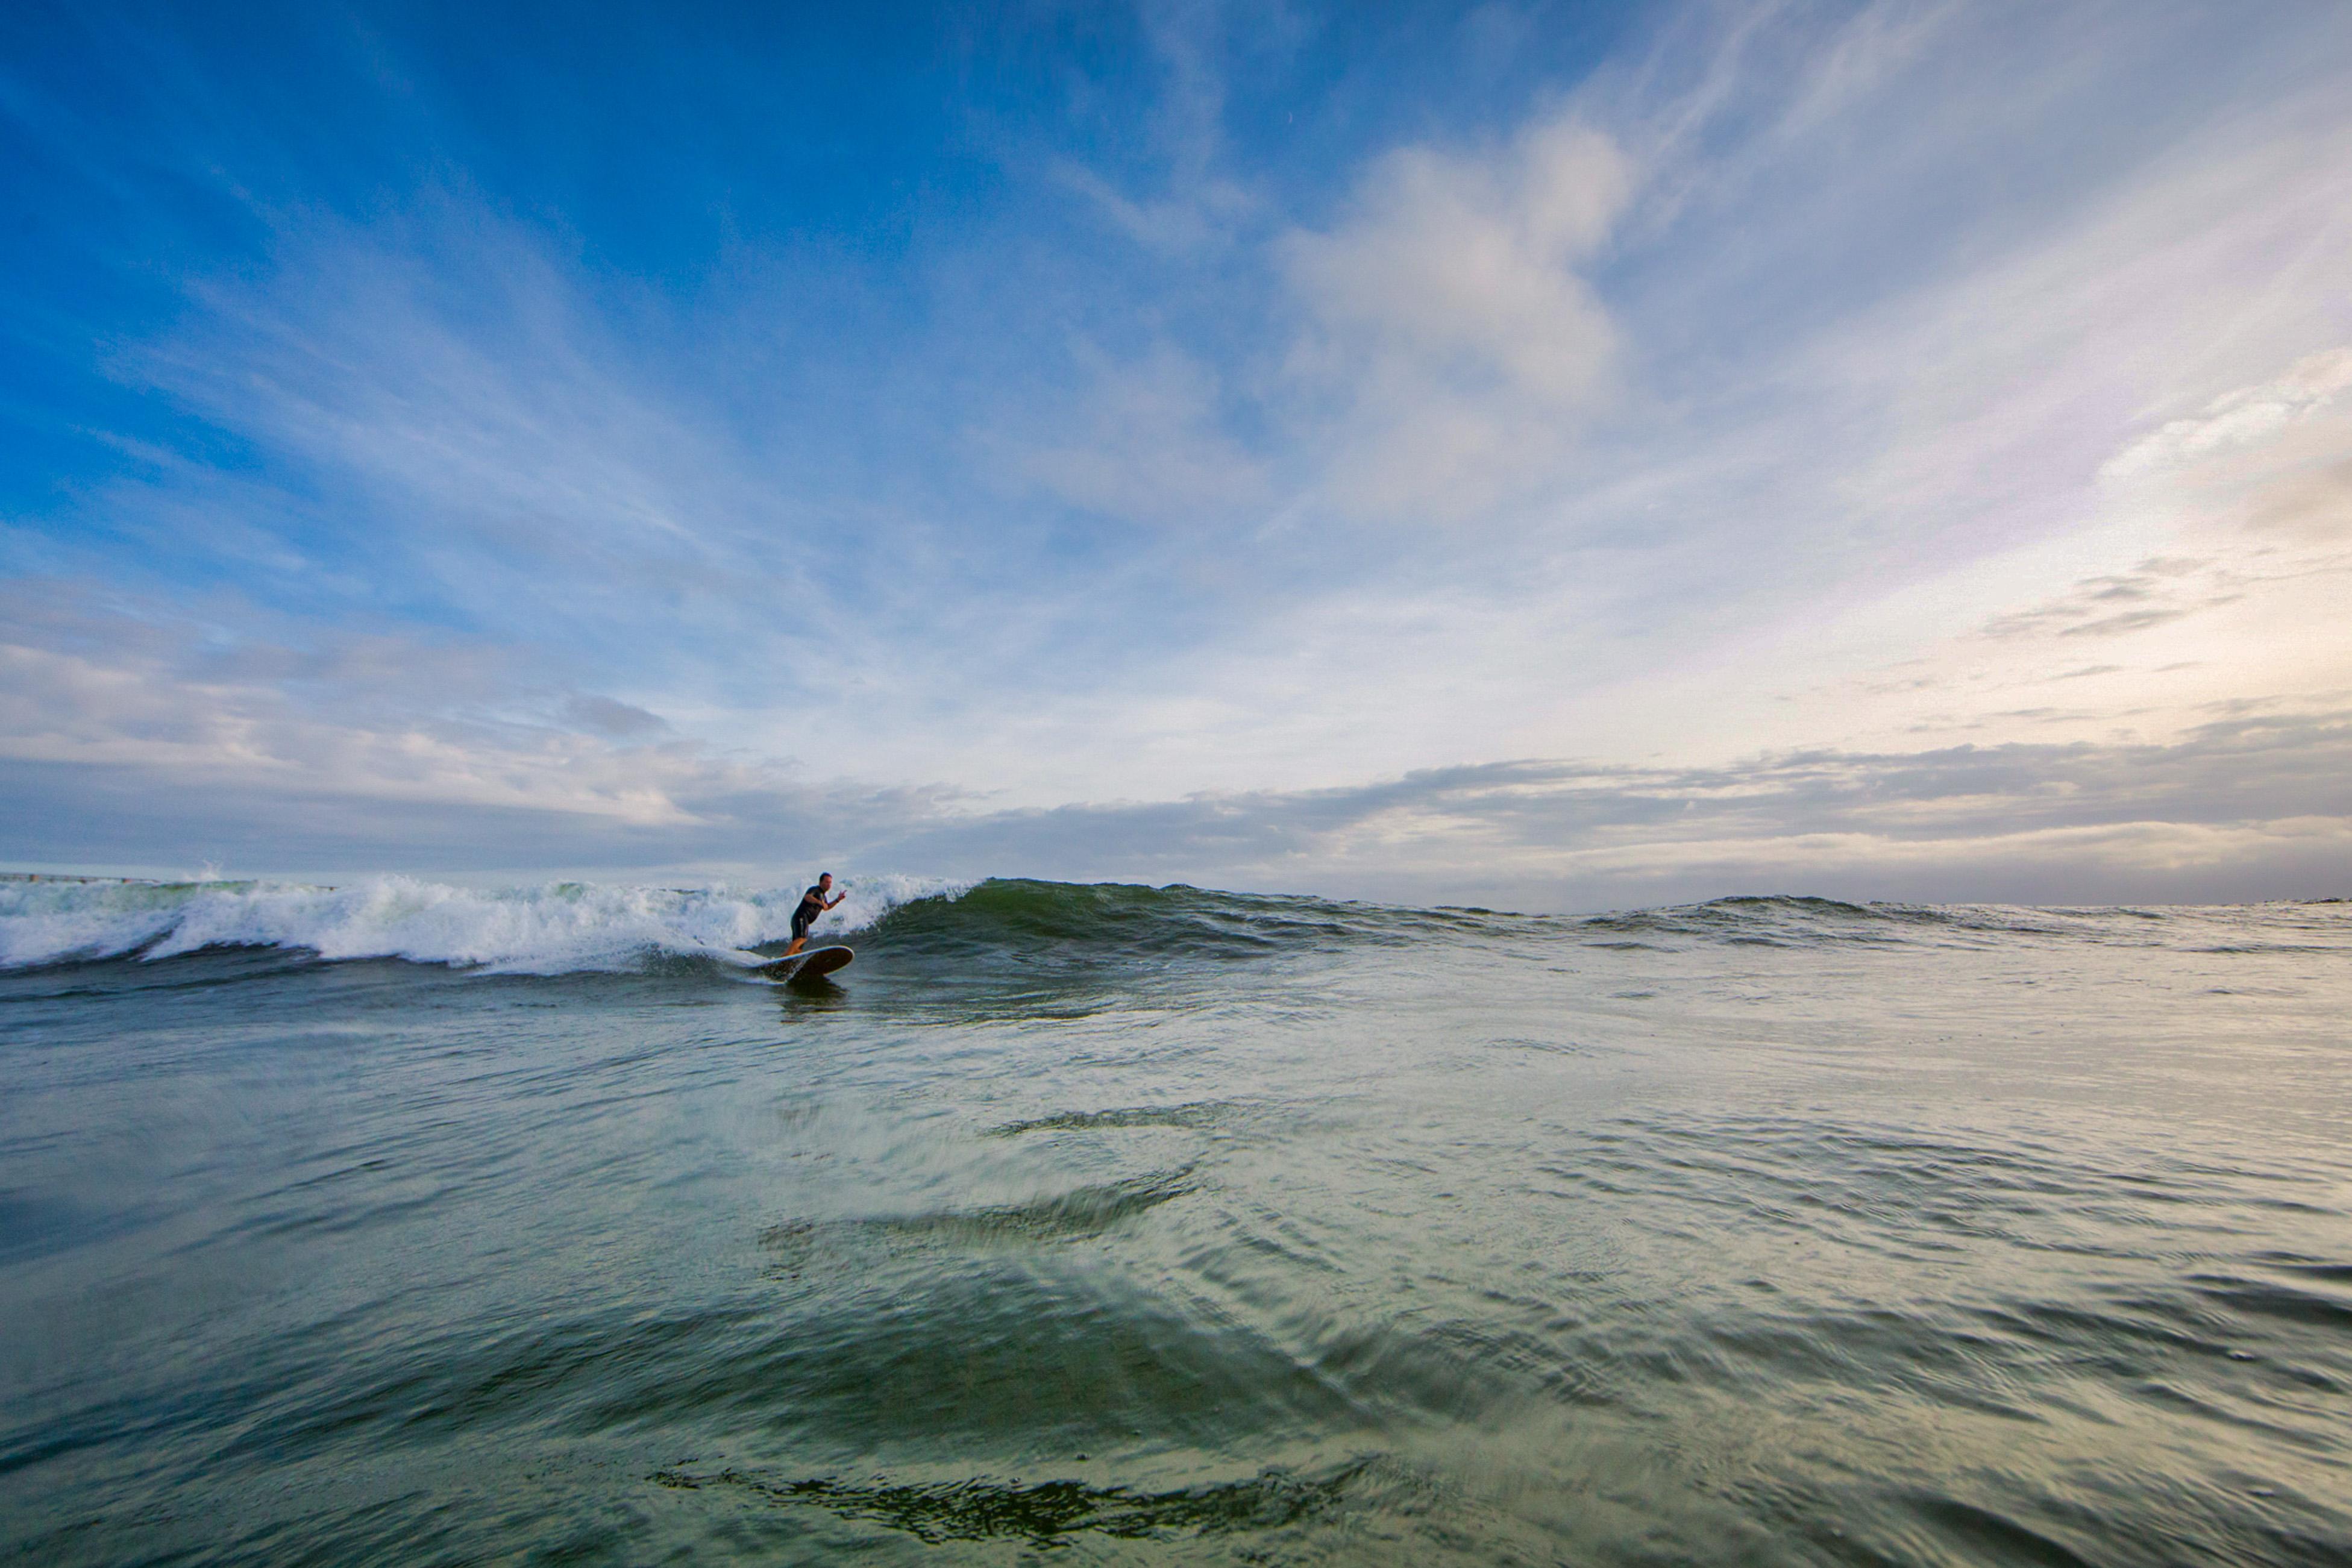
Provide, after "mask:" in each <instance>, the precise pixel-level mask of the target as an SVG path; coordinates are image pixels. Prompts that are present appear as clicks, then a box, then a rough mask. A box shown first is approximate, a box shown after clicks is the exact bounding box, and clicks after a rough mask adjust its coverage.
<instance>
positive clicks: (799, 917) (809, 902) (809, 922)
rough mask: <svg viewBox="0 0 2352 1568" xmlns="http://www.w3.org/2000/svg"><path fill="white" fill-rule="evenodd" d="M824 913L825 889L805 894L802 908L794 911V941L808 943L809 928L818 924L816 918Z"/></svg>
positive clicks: (802, 898) (809, 891) (802, 897)
mask: <svg viewBox="0 0 2352 1568" xmlns="http://www.w3.org/2000/svg"><path fill="white" fill-rule="evenodd" d="M823 913H824V889H822V888H811V889H809V890H808V891H807V892H805V893H803V894H802V895H801V907H800V908H798V909H796V910H793V941H794V942H805V941H807V940H808V933H809V927H811V926H813V925H814V924H816V917H817V916H819V915H821V914H823Z"/></svg>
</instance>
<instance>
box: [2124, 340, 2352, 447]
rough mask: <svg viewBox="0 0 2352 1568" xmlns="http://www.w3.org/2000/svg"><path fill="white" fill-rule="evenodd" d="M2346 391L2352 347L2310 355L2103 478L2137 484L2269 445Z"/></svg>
mask: <svg viewBox="0 0 2352 1568" xmlns="http://www.w3.org/2000/svg"><path fill="white" fill-rule="evenodd" d="M2347 388H2352V347H2346V348H2336V349H2328V350H2326V351H2324V352H2322V353H2315V354H2310V355H2306V356H2305V358H2303V359H2301V360H2298V361H2296V362H2295V363H2294V364H2293V365H2292V366H2290V367H2289V368H2288V370H2287V371H2286V374H2284V375H2281V376H2279V377H2278V378H2277V379H2275V380H2273V381H2268V382H2264V383H2263V384H2260V385H2256V386H2242V387H2238V388H2236V389H2235V390H2233V391H2230V392H2225V393H2223V394H2222V395H2221V396H2219V397H2216V398H2215V399H2213V400H2212V401H2211V402H2210V403H2209V404H2207V405H2205V407H2204V408H2203V409H2202V410H2201V411H2200V413H2198V414H2197V415H2196V416H2193V417H2190V418H2187V419H2173V420H2168V421H2167V422H2166V423H2165V424H2164V425H2162V426H2158V428H2157V429H2155V430H2154V431H2151V432H2150V433H2149V434H2147V436H2144V437H2141V438H2140V439H2139V440H2137V441H2135V442H2133V443H2132V444H2131V445H2130V446H2128V447H2125V448H2124V449H2123V450H2122V451H2121V452H2118V453H2116V456H2115V457H2114V458H2110V459H2109V460H2108V462H2107V463H2106V465H2105V467H2104V468H2101V469H2100V470H2099V477H2100V478H2101V479H2111V480H2113V479H2137V478H2139V477H2141V476H2144V475H2147V474H2150V473H2155V472H2159V471H2162V470H2165V469H2169V468H2180V467H2183V466H2185V465H2187V464H2189V463H2193V462H2197V461H2200V460H2202V459H2206V458H2213V457H2216V456H2221V455H2224V454H2227V453H2230V452H2232V451H2237V450H2242V449H2243V448H2246V447H2261V446H2268V445H2270V444H2272V443H2273V442H2275V441H2276V440H2277V439H2278V438H2279V437H2281V436H2282V435H2284V433H2285V432H2286V431H2287V430H2288V428H2289V427H2290V426H2294V424H2296V423H2298V422H2299V421H2302V420H2305V419H2309V418H2312V417H2313V416H2316V415H2318V414H2319V413H2321V412H2323V411H2324V410H2326V409H2327V408H2329V407H2330V406H2332V405H2334V404H2335V402H2336V398H2337V397H2338V396H2339V395H2341V394H2342V393H2343V392H2344V391H2345V390H2346V389H2347Z"/></svg>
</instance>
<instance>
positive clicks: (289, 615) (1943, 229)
mask: <svg viewBox="0 0 2352 1568" xmlns="http://www.w3.org/2000/svg"><path fill="white" fill-rule="evenodd" d="M362 12H363V13H365V12H368V8H367V7H364V6H363V7H362ZM614 17H615V18H616V19H617V20H616V25H615V26H613V27H611V28H609V29H606V30H604V31H603V32H600V33H599V34H598V35H597V36H596V40H595V41H592V42H590V43H588V44H585V45H583V47H580V48H577V49H572V50H568V51H565V52H562V53H561V54H557V53H554V52H551V51H550V50H548V49H545V48H542V47H539V45H540V44H541V42H543V41H544V40H541V39H539V38H538V37H537V36H536V33H535V31H534V29H536V28H537V27H538V26H540V24H538V23H536V22H533V21H530V20H529V19H515V18H509V19H508V20H507V21H504V22H499V23H491V22H484V21H476V22H471V23H467V24H466V25H464V26H457V25H454V24H453V23H452V22H451V21H450V19H448V18H442V17H439V16H437V15H436V14H430V13H425V12H415V11H409V10H398V11H386V12H383V14H381V15H376V14H373V13H369V14H368V15H365V16H362V15H361V14H360V13H353V14H351V15H348V16H345V15H343V14H340V13H339V14H337V16H331V17H330V16H313V15H311V14H310V13H307V12H297V11H293V10H289V11H287V12H285V13H283V14H282V15H278V14H275V13H273V14H272V15H271V16H269V17H264V16H260V15H259V14H257V15H256V16H254V17H250V18H241V19H236V20H224V19H220V18H216V17H214V16H210V15H208V14H206V13H205V12H203V11H201V10H198V9H194V8H190V9H187V10H184V11H177V12H174V11H172V10H170V9H169V8H166V9H163V10H158V11H148V10H141V11H137V12H132V11H129V10H110V9H108V8H104V7H100V8H93V9H68V8H64V7H58V8H53V9H44V8H41V7H35V8H33V9H32V10H29V11H27V12H26V13H25V14H24V15H23V16H22V17H21V18H20V19H18V20H17V21H16V22H14V23H12V24H11V26H10V29H9V30H8V31H7V33H6V34H5V37H0V139H5V148H6V151H7V152H8V153H10V154H12V155H11V156H10V157H9V158H7V159H6V160H0V162H5V166H6V168H7V170H8V172H7V173H5V174H0V184H5V188H6V189H7V190H8V191H9V194H10V195H11V198H12V202H13V205H14V206H15V208H16V210H18V211H20V212H22V213H24V214H26V215H27V217H26V224H25V225H24V226H23V227H22V230H21V232H17V233H13V234H10V235H7V236H0V252H5V254H6V255H7V256H8V258H9V260H10V265H11V267H12V275H13V276H15V277H17V278H19V279H22V283H21V286H20V287H18V288H16V289H15V290H14V291H13V292H12V294H11V297H10V298H9V299H8V300H6V301H5V302H0V331H5V332H6V334H7V337H8V340H9V342H10V343H11V344H12V345H13V351H12V353H11V355H10V356H9V357H8V362H7V363H8V365H9V367H10V368H7V369H5V370H0V388H5V392H6V396H5V399H0V417H5V419H6V420H7V421H8V422H9V426H10V429H11V438H10V440H9V441H8V442H7V443H6V444H5V447H4V448H0V578H5V580H0V804H5V807H6V810H5V813H0V816H5V826H0V858H5V859H8V860H13V861H15V862H16V863H18V864H40V865H50V866H66V865H117V866H121V865H138V866H145V867H156V868H165V867H169V868H194V866H196V865H198V864H200V863H204V862H206V861H212V862H217V863H219V864H222V865H224V866H226V867H227V868H231V869H236V870H243V871H248V872H255V871H270V870H285V871H297V870H336V871H350V870H360V869H368V868H385V869H414V870H441V871H448V870H474V871H485V872H487V871H497V872H500V873H507V874H514V875H530V874H532V873H533V872H534V871H535V870H553V869H558V868H562V869H566V870H604V871H610V872H611V873H613V874H615V875H622V874H627V875H636V874H646V875H653V874H678V875H686V874H695V875H703V874H709V875H720V874H724V875H734V876H752V877H762V876H770V875H772V876H776V877H779V878H789V877H791V876H794V875H797V874H798V873H799V872H800V871H801V870H802V869H804V868H806V867H807V866H808V865H809V863H811V862H812V861H814V860H816V859H824V860H826V861H828V862H833V863H835V864H836V867H837V868H843V869H854V868H857V867H861V866H862V867H865V868H872V869H898V870H906V871H912V872H919V873H934V874H940V875H977V874H988V873H996V874H1007V875H1024V874H1025V875H1043V876H1060V877H1081V878H1082V877H1119V878H1139V879H1151V880H1171V879H1181V880H1191V881H1201V882H1223V883H1226V884H1229V885H1236V886H1244V887H1253V888H1279V889H1298V890H1318V891H1330V892H1336V893H1345V894H1352V895H1363V896H1372V897H1384V898H1400V899H1415V900H1423V899H1426V900H1439V901H1449V902H1464V901H1474V902H1489V903H1503V904H1512V905H1516V906H1517V907H1528V908H1538V907H1541V908H1590V907H1600V906H1604V905H1622V904H1628V903H1637V902H1644V901H1654V900H1668V899H1684V898H1696V897H1705V896H1709V895H1712V894H1715V893H1721V892H1728V891H1768V890H1805V891H1822V892H1831V893H1840V894H1846V895H1852V896H1886V897H1900V898H1906V899H1917V900H1930V899H1946V898H1948V899H1971V898H1992V899H2015V900H2047V901H2059V902H2082V901H2097V900H2105V899H2117V900H2162V899H2184V900H2185V899H2206V898H2217V899H2218V898H2228V899H2236V898H2253V897H2263V896H2312V895H2316V894H2321V893H2328V892H2338V893H2340V892H2346V891H2352V889H2347V886H2346V883H2347V881H2352V791H2347V789H2346V787H2345V786H2344V784H2343V783H2342V781H2343V780H2344V779H2345V778H2346V777H2347V767H2346V764H2347V763H2352V757H2348V756H2347V743H2352V742H2347V725H2352V618H2347V616H2345V614H2344V612H2343V609H2342V606H2343V605H2344V604H2346V603H2347V602H2352V595H2347V589H2352V581H2347V579H2352V480H2347V475H2352V294H2347V291H2346V289H2344V286H2343V279H2345V278H2347V277H2352V13H2347V12H2346V11H2344V10H2343V9H2342V8H2340V7H2336V6H2331V5H2319V4H2311V5H2281V6H2278V7H2274V8H2270V9H2267V10H2266V11H2264V12H2263V15H2262V16H2259V17H2257V18H2253V19H2252V20H2249V19H2248V18H2246V17H2245V16H2225V15H2221V14H2220V13H2219V12H2217V11H2216V10H2215V9H2214V8H2211V7H2204V6H2198V5H2161V4H2159V5H2081V6H2069V7H2064V8H2046V7H2034V6H2027V5H2015V6H2008V5H1992V6H1981V7H1955V6H1948V5H1927V4H1918V5H1908V4H1840V5H1832V4H1809V5H1792V6H1748V5H1707V4H1698V5H1654V6H1647V7H1638V8H1632V9H1628V8H1623V7H1614V6H1592V5H1488V6H1486V7H1483V8H1481V9H1480V10H1479V11H1477V12H1475V14H1470V15H1466V16H1465V15H1462V14H1459V13H1457V11H1456V10H1455V9H1454V8H1451V7H1430V8H1428V9H1426V10H1415V9H1411V8H1405V9H1398V10H1396V11H1394V12H1392V13H1383V14H1382V15H1381V16H1378V17H1374V16H1370V15H1366V14H1360V13H1357V12H1355V11H1352V10H1349V9H1345V8H1332V9H1328V10H1327V9H1318V8H1301V9H1298V10H1296V11H1291V12H1286V13H1285V14H1284V15H1283V16H1281V17H1280V18H1278V19H1269V18H1266V17H1264V16H1257V15H1256V14H1255V13H1251V12H1247V11H1244V10H1240V9H1229V8H1224V7H1220V6H1215V5H1209V6H1200V7H1186V8H1176V7H1159V6H1144V7H1141V8H1139V9H1138V10H1136V11H1133V12H1131V13H1130V12H1112V11H1106V12H1104V13H1102V14H1101V15H1100V16H1098V17H1097V18H1096V19H1095V20H1094V21H1092V22H1089V23H1087V24H1085V25H1083V26H1081V25H1079V24H1076V23H1073V22H1067V21H1064V22H1055V21H1052V20H1050V19H1049V20H1041V21H1039V22H1038V23H1037V24H1036V25H1035V26H1032V27H1028V28H1025V29H1024V28H1020V27H1008V28H1003V29H998V30H994V31H991V32H989V33H986V34H984V35H983V34H980V33H975V32H970V31H967V30H965V29H964V28H963V27H962V26H961V24H957V23H955V22H953V20H952V19H951V18H950V17H949V16H947V15H946V14H944V13H942V14H941V16H940V25H939V26H936V27H933V28H929V29H916V30H915V35H917V36H907V37H902V36H899V35H898V33H893V34H891V35H889V36H887V37H886V36H885V34H884V33H883V32H881V31H878V30H869V29H866V28H865V27H863V26H861V25H860V24H858V23H856V22H855V21H850V20H842V19H830V20H820V19H814V18H809V19H784V18H776V17H770V18H748V19H747V18H733V19H720V18H717V17H716V16H696V17H692V18H685V19H672V20H668V21H663V22H656V20H655V19H654V16H653V14H652V13H643V14H637V13H621V12H617V11H616V12H615V13H614ZM623 23H625V25H622V24H623Z"/></svg>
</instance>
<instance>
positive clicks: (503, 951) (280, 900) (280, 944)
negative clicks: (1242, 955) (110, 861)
mask: <svg viewBox="0 0 2352 1568" xmlns="http://www.w3.org/2000/svg"><path fill="white" fill-rule="evenodd" d="M967 886H969V884H968V883H959V882H951V881H947V880H943V879H917V878H911V877H895V876H885V877H866V878H863V879H858V880H856V881H855V882H845V883H844V884H842V887H841V889H840V890H841V891H842V893H843V895H844V898H843V902H842V905H841V907H840V908H839V909H837V910H834V911H833V912H832V913H831V914H829V915H827V916H825V917H824V921H823V923H822V926H821V928H820V929H822V930H823V931H826V932H829V933H832V934H835V935H841V934H846V933H847V932H851V931H862V930H864V929H866V927H868V926H870V925H872V924H873V923H874V922H875V921H878V920H880V919H881V918H882V917H883V916H884V915H886V914H887V913H888V912H889V911H890V910H892V909H894V908H896V907H897V906H898V905H899V904H902V903H905V902H907V901H908V900H910V899H919V898H938V897H953V896H954V895H955V894H957V893H960V892H961V891H962V890H963V889H965V888H966V887H967ZM800 897H801V889H798V888H791V889H782V888H770V889H741V890H738V889H732V888H729V887H727V886H724V885H720V886H715V887H709V888H656V887H641V886H634V885H627V884H621V885H611V884H596V883H588V882H550V883H546V884H542V885H537V886H529V887H517V888H497V889H468V888H460V887H452V886H450V885H448V884H446V883H439V882H431V881H422V880H418V879H415V878H410V877H371V878H367V879H362V880H360V881H357V882H354V883H352V884H351V885H350V886H346V887H308V886H302V885H299V884H286V883H271V882H152V881H140V880H133V879H55V878H52V879H46V880H43V879H35V878H31V877H19V878H11V879H0V967H7V968H24V967H28V966H32V965H37V964H44V963H58V962H59V961H60V960H65V959H99V958H115V957H120V956H122V955H124V954H137V955H138V956H140V957H142V958H146V959H159V958H173V957H177V956H179V955H180V954H182V953H186V952H196V951H198V950H200V949H203V948H207V947H274V948H289V949H299V950H302V951H306V952H312V953H315V954H317V955H318V956H319V957H320V958H327V959H347V958H404V959H408V960H411V961H413V962H415V963H445V964H454V965H461V966H469V967H478V968H481V969H484V970H487V971H490V972H493V973H526V974H562V973H571V972H574V971H579V970H597V969H625V968H628V967H631V966H634V965H635V964H638V963H643V962H645V961H646V959H648V958H654V957H659V956H664V955H670V956H692V957H704V958H713V959H719V960H721V961H733V962H737V963H757V962H759V961H760V955H758V954H755V953H752V952H751V951H750V950H751V949H752V948H755V947H757V946H759V945H760V944H761V943H772V942H783V941H786V940H787V939H788V938H789V937H790V935H791V928H792V914H793V908H794V906H795V905H797V904H798V903H799V901H800Z"/></svg>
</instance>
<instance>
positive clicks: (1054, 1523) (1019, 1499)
mask: <svg viewBox="0 0 2352 1568" xmlns="http://www.w3.org/2000/svg"><path fill="white" fill-rule="evenodd" d="M1369 1462H1370V1461H1368V1460H1363V1459H1358V1460H1353V1461H1350V1462H1349V1463H1347V1464H1343V1465H1339V1466H1336V1467H1333V1468H1329V1469H1326V1470H1323V1471H1320V1472H1317V1473H1313V1474H1307V1475H1298V1474H1294V1473H1292V1472H1290V1471H1287V1470H1281V1469H1267V1470H1263V1471H1260V1472H1259V1473H1258V1474H1257V1475H1255V1476H1254V1477H1251V1478H1250V1479H1247V1480H1240V1481H1227V1482H1222V1483H1218V1484H1215V1485H1208V1486H1197V1487H1186V1488H1183V1489H1179V1490H1173V1491H1160V1492H1143V1491H1134V1490H1130V1489H1127V1488H1124V1487H1093V1486H1088V1485H1087V1484H1086V1483H1085V1482H1083V1481H1076V1480H1052V1481H1038V1482H1033V1483H1028V1484H1025V1485H1024V1483H1022V1482H1021V1481H1018V1480H1009V1481H998V1480H992V1479H972V1480H966V1481H951V1482H945V1483H940V1484H934V1485H900V1486H892V1485H889V1484H887V1483H880V1482H866V1483H856V1482H849V1481H842V1480H836V1479H832V1478H830V1477H826V1478H820V1479H810V1480H797V1481H795V1480H774V1479H765V1478H762V1477H760V1476H757V1475H751V1474H747V1473H745V1472H743V1471H740V1470H733V1469H729V1470H721V1471H719V1472H718V1473H717V1474H715V1475H696V1474H694V1473H693V1472H691V1471H688V1470H686V1469H683V1468H674V1469H667V1470H661V1471H657V1472H656V1473H655V1474H654V1475H653V1476H652V1477H650V1478H648V1479H651V1480H652V1481H654V1482H655V1483H656V1485H659V1486H664V1487H668V1488H672V1489H688V1490H701V1489H705V1488H711V1489H718V1488H726V1489H734V1490H737V1491H740V1492H745V1493H749V1494H751V1495H752V1496H755V1497H757V1498H759V1499H761V1500H763V1501H766V1502H770V1503H773V1504H776V1505H778V1506H780V1507H785V1508H816V1509H823V1510H825V1511H826V1512H828V1513H831V1514H833V1515H835V1517H836V1518H840V1519H845V1520H853V1521H859V1522H863V1523H870V1524H879V1525H883V1526H885V1527H887V1528H888V1529H891V1530H897V1531H904V1532H905V1533H907V1534H908V1535H911V1536H913V1537H915V1538H916V1539H917V1540H918V1541H920V1542H923V1543H924V1544H926V1545H929V1546H939V1545H943V1544H945V1543H947V1542H957V1541H999V1540H1014V1541H1025V1542H1028V1543H1029V1544H1030V1545H1032V1546H1034V1547H1037V1548H1039V1549H1040V1550H1050V1549H1052V1548H1055V1547H1057V1546H1062V1545H1065V1544H1066V1543H1067V1542H1068V1540H1069V1538H1070V1537H1072V1536H1076V1535H1079V1534H1082V1533H1083V1534H1094V1535H1103V1536H1108V1537H1110V1538H1111V1539H1113V1540H1119V1541H1145V1540H1150V1541H1162V1540H1170V1539H1183V1538H1188V1537H1192V1538H1197V1537H1201V1536H1213V1535H1234V1534H1243V1533H1263V1532H1267V1531H1278V1530H1282V1529H1285V1528H1287V1527H1290V1526H1294V1525H1297V1524H1301V1523H1305V1522H1308V1521H1321V1520H1328V1519H1329V1518H1331V1517H1332V1516H1333V1515H1335V1514H1336V1513H1337V1512H1338V1510H1339V1509H1340V1508H1341V1507H1342V1506H1343V1505H1344V1503H1345V1501H1346V1497H1347V1493H1348V1490H1349V1487H1350V1486H1351V1484H1352V1483H1353V1482H1354V1481H1355V1480H1356V1479H1357V1478H1358V1477H1359V1476H1360V1474H1361V1473H1362V1472H1363V1470H1364V1469H1365V1468H1366V1467H1367V1465H1368V1464H1369Z"/></svg>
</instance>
